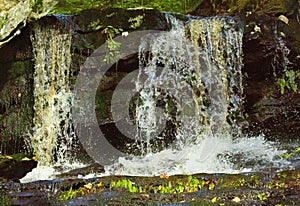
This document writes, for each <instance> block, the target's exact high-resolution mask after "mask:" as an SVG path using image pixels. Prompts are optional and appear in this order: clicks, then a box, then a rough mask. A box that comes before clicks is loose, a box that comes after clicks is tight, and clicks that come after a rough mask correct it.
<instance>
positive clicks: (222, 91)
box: [105, 14, 287, 176]
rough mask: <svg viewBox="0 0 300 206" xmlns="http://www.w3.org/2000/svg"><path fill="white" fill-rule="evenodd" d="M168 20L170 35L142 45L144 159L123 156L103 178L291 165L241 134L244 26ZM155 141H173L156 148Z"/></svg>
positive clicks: (267, 145) (139, 116) (228, 21)
mask: <svg viewBox="0 0 300 206" xmlns="http://www.w3.org/2000/svg"><path fill="white" fill-rule="evenodd" d="M166 18H167V20H168V22H169V24H170V25H171V29H170V31H168V32H166V33H163V34H161V35H158V36H154V37H153V36H152V38H151V37H150V39H146V40H144V41H143V40H142V41H141V43H140V46H139V71H138V77H137V80H136V81H135V91H136V92H138V97H137V99H136V100H137V101H136V102H137V103H136V105H135V112H134V114H135V116H134V122H135V125H136V127H137V133H136V135H135V140H136V144H137V145H138V149H139V150H141V151H142V152H141V153H142V155H141V156H135V157H132V158H128V157H127V158H124V157H120V158H119V159H118V161H117V162H116V163H114V164H112V165H106V166H105V171H106V175H112V174H114V175H134V176H137V175H138V176H152V175H159V174H162V173H167V174H169V175H174V174H195V173H220V172H221V173H238V172H249V171H258V170H260V169H261V168H265V167H266V165H270V164H272V167H275V168H276V167H281V166H282V165H285V164H287V163H286V162H284V161H280V160H278V158H276V156H277V155H280V154H282V153H283V151H280V150H277V148H276V147H274V145H273V143H271V142H265V140H264V137H263V136H257V137H248V136H247V135H243V134H242V132H241V129H240V126H239V124H240V123H242V122H243V121H244V119H243V115H242V103H243V86H242V71H241V69H242V66H243V63H242V57H243V53H242V37H243V29H242V25H241V24H240V22H239V20H237V19H235V18H232V17H209V18H198V17H197V18H196V17H190V18H189V20H188V21H186V22H184V21H182V20H179V19H177V18H175V17H174V16H172V15H170V14H167V15H166ZM170 133H171V134H173V136H172V135H171V137H170ZM174 136H175V137H174ZM168 138H171V139H168ZM157 139H160V140H161V139H163V140H165V141H166V142H170V141H171V143H169V144H168V145H167V144H166V145H162V146H164V148H163V149H157V147H158V146H157V145H156V144H155V143H156V140H157ZM160 142H161V141H160Z"/></svg>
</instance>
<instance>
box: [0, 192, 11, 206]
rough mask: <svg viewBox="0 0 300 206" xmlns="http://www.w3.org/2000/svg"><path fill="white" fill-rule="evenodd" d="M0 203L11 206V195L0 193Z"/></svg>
mask: <svg viewBox="0 0 300 206" xmlns="http://www.w3.org/2000/svg"><path fill="white" fill-rule="evenodd" d="M0 205H1V206H10V205H11V204H10V200H9V197H7V196H6V195H4V194H1V193H0Z"/></svg>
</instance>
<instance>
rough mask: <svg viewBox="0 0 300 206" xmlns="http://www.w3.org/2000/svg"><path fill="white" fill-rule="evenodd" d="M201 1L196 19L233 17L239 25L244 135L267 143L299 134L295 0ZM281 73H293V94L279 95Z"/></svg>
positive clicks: (298, 26) (299, 36)
mask: <svg viewBox="0 0 300 206" xmlns="http://www.w3.org/2000/svg"><path fill="white" fill-rule="evenodd" d="M211 2H212V1H209V0H204V1H203V2H202V3H201V4H200V5H199V7H198V8H197V9H196V10H195V11H194V12H192V13H191V14H192V15H197V16H212V15H234V16H238V17H239V18H240V19H241V20H242V21H243V23H244V26H245V29H244V38H243V52H244V68H243V73H244V93H245V99H244V100H245V103H244V107H245V114H246V117H247V119H248V121H249V123H250V127H249V129H248V130H246V131H247V132H249V131H252V132H254V133H256V134H257V133H261V132H263V133H264V134H265V135H266V136H267V137H268V138H276V137H278V138H285V137H289V138H291V137H298V138H299V134H300V92H299V83H300V75H299V74H300V71H299V68H300V59H299V54H300V50H299V47H300V42H299V39H300V33H299V29H300V23H299V13H298V11H299V2H298V0H288V1H286V0H271V1H266V0H259V1H252V0H241V1H221V0H220V1H219V0H216V1H213V2H214V3H211ZM285 71H294V72H295V74H296V75H295V77H294V80H293V81H295V85H298V90H297V91H294V92H293V91H291V90H289V89H287V88H286V90H285V92H284V94H281V93H280V91H279V85H278V83H277V82H278V81H279V80H280V79H282V76H284V75H285Z"/></svg>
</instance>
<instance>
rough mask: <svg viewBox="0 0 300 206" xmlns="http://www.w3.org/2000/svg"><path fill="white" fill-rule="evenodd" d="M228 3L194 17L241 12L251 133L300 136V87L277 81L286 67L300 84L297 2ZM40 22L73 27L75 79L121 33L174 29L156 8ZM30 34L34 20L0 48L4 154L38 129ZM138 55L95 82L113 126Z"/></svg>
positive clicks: (21, 146)
mask: <svg viewBox="0 0 300 206" xmlns="http://www.w3.org/2000/svg"><path fill="white" fill-rule="evenodd" d="M231 2H233V1H228V2H227V1H214V4H211V1H209V0H204V1H203V2H202V4H201V5H200V6H199V8H198V9H197V10H195V11H194V12H193V13H192V14H193V15H198V16H212V15H223V14H224V15H228V14H230V15H236V16H238V17H239V18H241V19H242V21H243V23H244V27H245V33H244V39H243V52H244V68H243V73H244V93H245V98H244V100H245V103H244V108H245V114H246V115H245V116H246V118H247V120H248V121H249V123H250V126H249V129H248V130H247V132H249V131H254V132H255V133H260V132H264V133H265V134H266V135H267V136H268V137H270V138H272V137H277V136H280V137H285V136H298V137H299V134H300V115H299V114H300V101H299V100H300V96H299V89H298V90H297V91H296V92H292V91H291V89H289V88H288V86H290V85H286V86H285V87H284V88H285V92H284V94H281V93H280V90H279V87H278V84H277V82H278V80H279V79H280V78H282V76H283V75H285V71H295V72H296V73H295V74H296V75H295V78H294V80H295V84H297V83H298V86H299V81H300V78H299V76H300V75H299V70H298V69H299V68H300V62H299V54H300V24H299V21H298V20H297V17H298V6H299V5H298V1H292V0H290V1H279V0H278V1H268V2H269V3H268V4H267V3H266V1H264V0H261V1H255V2H256V3H255V4H253V3H252V2H253V1H246V0H245V1H238V2H240V4H234V3H231ZM237 5H238V6H237ZM280 15H284V16H280ZM287 20H288V23H287ZM39 24H41V25H43V24H45V25H48V26H49V25H50V26H53V28H55V27H62V28H64V29H66V30H71V31H72V41H73V43H72V49H71V51H72V68H71V71H72V72H71V73H72V76H73V79H72V81H73V82H74V81H75V78H76V74H77V73H78V71H79V68H80V66H81V65H82V64H83V63H84V61H85V59H86V57H87V56H89V55H90V54H91V53H92V52H93V51H94V50H95V49H96V48H98V47H99V46H100V45H102V44H103V43H104V42H105V41H106V40H107V39H109V38H113V37H114V36H116V35H121V34H122V33H123V32H131V31H136V30H149V29H151V30H155V29H157V30H167V29H168V28H169V25H168V23H167V22H166V20H165V18H164V15H163V14H162V13H159V12H157V11H155V10H120V9H107V10H101V11H100V10H88V11H83V12H82V13H80V14H79V15H76V16H64V15H60V16H53V15H52V16H46V17H44V18H42V19H41V20H39ZM32 32H33V23H32V24H30V25H27V26H26V27H25V28H23V29H22V30H21V34H20V35H19V36H17V37H15V38H14V39H13V40H12V41H10V42H8V43H7V44H6V45H4V46H3V47H2V48H0V73H1V75H0V78H1V81H0V151H1V152H2V153H5V154H13V153H19V152H25V151H28V148H26V145H27V144H26V142H28V139H29V136H30V135H29V134H30V133H31V129H32V126H33V125H32V124H33V122H32V119H33V68H34V60H33V59H34V56H33V52H32V49H33V48H32V44H31V41H30V34H31V33H32ZM125 34H126V33H124V35H125ZM137 58H138V56H137V54H135V55H131V56H129V57H127V58H126V59H121V60H120V61H119V62H118V65H114V66H113V67H112V68H111V69H110V70H109V71H108V72H107V74H106V77H105V78H104V79H103V81H102V82H101V84H100V86H99V87H98V90H97V97H96V104H97V107H96V113H97V115H99V116H101V119H102V120H104V121H103V122H99V123H103V124H105V123H108V124H109V125H108V126H107V127H106V128H108V127H112V128H113V127H114V126H113V125H111V124H113V122H112V121H113V119H112V115H111V114H110V112H107V111H109V108H110V100H111V98H112V94H113V90H114V88H115V87H116V85H117V84H118V82H119V81H120V80H121V79H122V78H123V77H124V76H125V75H126V74H127V73H129V72H131V71H133V70H135V69H136V68H137V67H138V60H137ZM116 69H117V71H118V72H116ZM287 81H288V80H287ZM104 127H105V126H104ZM104 130H105V129H104ZM108 133H110V132H108ZM111 135H113V136H115V137H117V136H119V135H120V134H119V133H118V132H111ZM111 141H112V144H114V143H115V144H117V145H118V144H119V142H122V144H126V143H127V142H128V141H131V140H129V139H126V138H124V139H122V137H121V140H120V139H119V140H114V139H113V138H112V140H111ZM29 152H31V151H30V149H29Z"/></svg>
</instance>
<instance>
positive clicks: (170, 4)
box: [51, 0, 202, 14]
mask: <svg viewBox="0 0 300 206" xmlns="http://www.w3.org/2000/svg"><path fill="white" fill-rule="evenodd" d="M201 2H202V1H201V0H200V1H197V0H183V1H182V0H61V1H59V2H58V3H57V4H56V6H55V7H54V9H53V10H52V11H51V13H60V14H74V13H78V12H80V11H81V10H83V9H90V8H101V9H106V8H122V9H128V8H138V7H139V8H154V9H158V10H160V11H168V12H181V13H187V12H191V11H193V10H194V9H196V7H197V6H198V5H199V4H200V3H201Z"/></svg>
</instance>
